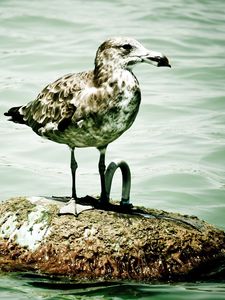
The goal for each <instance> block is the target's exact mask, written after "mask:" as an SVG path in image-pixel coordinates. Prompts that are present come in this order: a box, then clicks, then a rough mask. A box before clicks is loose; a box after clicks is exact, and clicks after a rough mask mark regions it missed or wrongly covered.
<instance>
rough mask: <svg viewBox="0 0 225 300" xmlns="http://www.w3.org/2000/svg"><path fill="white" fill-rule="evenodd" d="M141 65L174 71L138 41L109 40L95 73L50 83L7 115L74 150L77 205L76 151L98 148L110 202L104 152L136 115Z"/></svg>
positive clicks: (102, 47) (98, 57)
mask: <svg viewBox="0 0 225 300" xmlns="http://www.w3.org/2000/svg"><path fill="white" fill-rule="evenodd" d="M140 63H148V64H152V65H155V66H157V67H171V65H170V63H169V60H168V58H167V57H166V56H165V55H164V54H162V53H160V52H156V51H151V50H148V49H147V48H145V47H144V46H143V45H142V44H141V43H140V42H138V41H137V40H135V39H134V38H130V37H121V36H117V37H112V38H109V39H107V40H105V41H104V42H103V43H102V44H101V45H100V46H99V47H98V49H97V52H96V56H95V60H94V69H93V70H89V71H84V72H79V73H69V74H66V75H64V76H62V77H60V78H59V79H57V80H56V81H54V82H52V83H50V84H48V85H47V86H46V87H45V88H44V89H43V90H42V91H41V92H40V93H39V94H38V96H37V97H36V99H35V100H33V101H30V102H29V103H28V104H25V105H21V106H16V107H12V108H10V109H9V110H8V111H7V112H5V113H4V115H5V116H7V117H9V121H13V122H15V123H19V124H25V125H27V126H29V127H31V128H32V130H33V131H34V132H35V133H36V134H38V135H39V136H41V137H44V138H47V139H49V140H51V141H54V142H57V143H61V144H66V145H67V146H68V147H69V149H70V152H71V157H70V169H71V174H72V195H71V199H72V201H74V203H76V200H77V199H78V197H77V192H76V170H77V167H78V164H77V161H76V159H75V148H83V147H95V148H97V149H98V150H99V153H100V156H99V162H98V169H99V175H100V183H101V194H100V200H99V201H100V203H102V204H104V203H107V200H108V199H107V195H106V187H105V170H106V166H105V153H106V149H107V146H108V145H109V144H110V143H112V142H113V141H114V140H116V139H117V138H119V137H120V136H121V135H122V134H123V133H124V132H125V131H126V130H127V129H129V128H130V126H131V125H132V124H133V122H134V120H135V118H136V116H137V113H138V110H139V106H140V102H141V91H140V86H139V82H138V79H137V78H136V76H135V75H134V73H133V67H134V66H135V65H137V64H140Z"/></svg>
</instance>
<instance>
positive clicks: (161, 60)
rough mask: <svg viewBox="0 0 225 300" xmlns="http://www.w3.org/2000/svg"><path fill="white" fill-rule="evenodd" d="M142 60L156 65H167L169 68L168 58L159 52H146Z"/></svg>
mask: <svg viewBox="0 0 225 300" xmlns="http://www.w3.org/2000/svg"><path fill="white" fill-rule="evenodd" d="M141 58H142V61H143V62H146V63H148V64H152V65H155V66H157V67H169V68H171V65H170V63H169V60H168V58H167V57H166V56H165V55H163V54H162V53H159V52H148V53H147V54H145V55H143V56H142V57H141Z"/></svg>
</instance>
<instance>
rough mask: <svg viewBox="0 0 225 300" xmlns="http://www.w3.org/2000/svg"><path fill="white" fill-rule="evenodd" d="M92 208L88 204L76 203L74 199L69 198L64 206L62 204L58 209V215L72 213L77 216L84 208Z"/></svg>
mask: <svg viewBox="0 0 225 300" xmlns="http://www.w3.org/2000/svg"><path fill="white" fill-rule="evenodd" d="M90 209H93V206H88V205H81V204H78V203H76V200H75V199H73V198H71V199H70V200H69V201H68V203H67V204H66V205H64V206H62V207H61V208H60V210H59V213H58V214H59V215H68V214H69V215H74V216H76V217H77V216H78V215H79V214H80V213H82V212H83V211H85V210H90Z"/></svg>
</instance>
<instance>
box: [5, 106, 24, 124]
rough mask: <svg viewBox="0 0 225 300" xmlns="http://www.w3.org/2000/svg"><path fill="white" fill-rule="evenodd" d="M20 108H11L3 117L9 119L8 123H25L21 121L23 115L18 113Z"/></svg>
mask: <svg viewBox="0 0 225 300" xmlns="http://www.w3.org/2000/svg"><path fill="white" fill-rule="evenodd" d="M20 108H21V106H17V107H12V108H10V109H9V110H8V111H7V112H5V113H4V115H5V116H7V117H10V118H9V121H12V122H15V123H20V124H25V121H24V120H23V115H22V114H21V113H20V111H19V110H20Z"/></svg>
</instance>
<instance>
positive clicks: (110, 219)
mask: <svg viewBox="0 0 225 300" xmlns="http://www.w3.org/2000/svg"><path fill="white" fill-rule="evenodd" d="M61 206H62V204H61V203H60V202H56V201H52V200H49V199H46V198H26V197H18V198H12V199H9V200H7V201H4V202H2V203H1V204H0V269H1V270H3V271H15V270H16V271H18V270H23V271H24V270H26V271H38V272H40V273H43V274H46V273H47V274H51V275H65V276H70V277H74V278H76V279H79V280H139V281H152V280H183V279H185V278H188V277H190V276H191V275H193V274H199V275H200V273H201V270H205V268H204V267H205V266H206V265H207V264H209V263H213V261H215V260H218V259H221V260H224V254H225V234H224V232H223V231H221V230H219V229H216V228H215V227H213V226H212V225H210V224H208V223H206V222H204V221H201V220H199V219H198V218H196V217H190V216H182V215H180V214H175V213H167V212H164V211H158V210H152V209H144V210H145V213H146V215H144V214H135V215H133V214H126V213H118V212H112V211H104V210H99V209H93V210H86V211H84V212H82V213H81V214H79V215H78V216H77V217H75V216H72V215H63V216H59V215H58V212H59V209H60V207H61ZM142 210H143V208H142ZM146 216H147V217H146ZM202 272H203V271H202ZM204 272H205V271H204Z"/></svg>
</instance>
